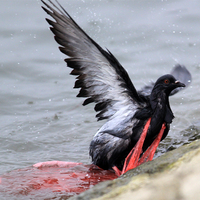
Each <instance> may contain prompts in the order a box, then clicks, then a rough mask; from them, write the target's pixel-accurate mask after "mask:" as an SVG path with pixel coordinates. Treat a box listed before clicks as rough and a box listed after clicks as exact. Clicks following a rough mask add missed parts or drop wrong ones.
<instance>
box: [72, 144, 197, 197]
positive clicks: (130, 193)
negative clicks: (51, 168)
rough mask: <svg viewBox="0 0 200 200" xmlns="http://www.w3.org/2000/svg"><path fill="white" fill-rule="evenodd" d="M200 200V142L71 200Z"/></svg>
mask: <svg viewBox="0 0 200 200" xmlns="http://www.w3.org/2000/svg"><path fill="white" fill-rule="evenodd" d="M88 199H95V200H128V199H134V200H152V199H154V200H190V199H195V200H198V199H200V140H196V141H194V142H192V143H190V144H187V145H184V146H182V147H180V148H178V149H175V150H173V151H170V152H167V153H165V154H164V155H162V156H160V157H159V158H156V159H155V160H153V161H151V162H147V163H144V164H142V165H140V166H139V167H137V168H135V169H133V170H130V171H128V172H127V173H126V174H124V175H122V176H120V177H119V178H118V179H115V180H113V181H105V182H102V183H99V184H98V185H96V186H94V187H93V188H91V189H89V190H87V191H85V192H83V193H81V194H80V195H77V196H74V197H71V198H70V200H88Z"/></svg>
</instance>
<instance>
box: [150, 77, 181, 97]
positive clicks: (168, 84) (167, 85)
mask: <svg viewBox="0 0 200 200" xmlns="http://www.w3.org/2000/svg"><path fill="white" fill-rule="evenodd" d="M178 87H185V84H183V83H181V82H180V81H178V80H176V79H175V78H174V76H172V75H171V74H166V75H164V76H161V77H160V78H159V79H158V80H157V81H156V83H155V85H154V88H153V90H152V92H153V91H154V92H156V93H157V92H160V91H164V92H165V93H166V95H167V96H169V94H170V93H171V91H172V90H174V89H176V88H178Z"/></svg>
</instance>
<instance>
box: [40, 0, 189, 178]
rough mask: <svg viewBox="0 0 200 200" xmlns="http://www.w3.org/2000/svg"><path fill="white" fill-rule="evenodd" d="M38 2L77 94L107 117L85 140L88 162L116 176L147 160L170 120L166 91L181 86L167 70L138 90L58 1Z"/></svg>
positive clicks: (110, 55)
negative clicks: (90, 159) (74, 80)
mask: <svg viewBox="0 0 200 200" xmlns="http://www.w3.org/2000/svg"><path fill="white" fill-rule="evenodd" d="M42 2H43V3H44V4H45V6H46V8H45V7H42V8H43V9H44V10H45V11H46V13H47V14H49V15H50V16H51V17H52V18H53V19H54V20H55V21H52V20H49V19H46V20H47V22H48V23H49V24H50V26H51V27H50V29H51V31H52V32H53V33H54V35H55V40H56V41H57V43H58V44H59V45H61V46H60V47H59V49H60V51H61V52H62V53H64V54H66V55H67V56H69V57H68V58H66V59H65V62H66V63H67V66H68V67H70V68H72V69H73V70H72V71H71V75H76V76H77V80H76V82H75V85H74V88H80V91H79V93H78V95H77V97H86V100H85V101H84V102H83V105H87V104H89V103H92V102H94V103H95V104H96V105H95V108H94V109H95V111H97V112H98V114H97V115H96V117H97V118H98V120H104V119H106V120H107V121H106V123H105V124H104V125H103V126H102V127H101V128H100V129H99V131H98V132H97V133H96V134H95V136H94V138H93V140H92V142H91V144H90V152H89V153H90V156H91V157H92V162H93V163H94V164H95V165H97V166H99V167H100V168H102V169H112V168H113V169H114V170H115V171H116V173H117V174H118V175H120V174H121V173H124V172H126V171H127V170H129V169H130V168H133V167H135V166H137V165H139V164H141V163H142V162H145V161H147V160H151V159H152V158H153V155H154V153H155V150H156V148H157V146H158V144H159V142H160V140H163V139H164V138H165V137H166V136H167V134H168V131H169V129H170V124H171V123H172V120H173V118H174V115H173V112H172V110H171V108H170V104H169V95H170V93H171V92H172V91H173V90H174V89H176V88H178V87H185V85H184V84H183V83H181V82H179V81H177V80H176V79H175V78H174V76H173V75H171V74H167V75H164V76H161V77H160V78H159V79H158V80H157V81H156V83H155V84H154V85H153V84H152V85H151V86H149V87H145V88H144V89H143V90H142V91H137V90H136V89H135V87H134V85H133V84H132V82H131V80H130V78H129V76H128V74H127V72H126V71H125V69H124V68H123V67H122V65H121V64H120V63H119V61H118V60H117V59H116V58H115V57H114V56H113V54H112V53H111V52H110V51H109V50H104V49H102V48H101V47H100V46H99V45H98V44H97V43H96V42H95V41H94V40H93V39H92V38H91V37H89V36H88V35H87V34H86V33H85V32H84V31H83V30H82V29H81V28H80V27H79V26H78V24H77V23H76V22H75V21H74V20H73V19H72V17H71V16H70V15H69V14H68V13H67V12H66V11H65V10H64V8H63V7H62V6H61V5H60V4H59V3H58V2H57V3H58V5H59V7H58V6H56V5H55V4H54V3H53V2H52V1H50V0H49V2H50V4H47V3H45V2H44V1H43V0H42ZM179 67H181V69H184V67H182V66H179ZM180 71H181V72H182V70H180ZM186 71H187V70H186ZM181 72H180V73H181ZM175 74H176V73H175ZM183 77H185V74H184V72H183ZM185 82H187V80H186V81H185ZM152 88H153V89H152ZM148 147H149V149H148ZM147 149H148V150H147ZM133 162H136V164H133ZM121 170H122V172H121Z"/></svg>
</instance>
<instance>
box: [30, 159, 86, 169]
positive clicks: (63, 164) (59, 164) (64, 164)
mask: <svg viewBox="0 0 200 200" xmlns="http://www.w3.org/2000/svg"><path fill="white" fill-rule="evenodd" d="M76 165H82V163H74V162H65V161H57V160H53V161H46V162H40V163H36V164H34V165H33V167H37V168H41V167H67V168H69V167H74V166H76Z"/></svg>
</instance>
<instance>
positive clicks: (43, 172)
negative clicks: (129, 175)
mask: <svg viewBox="0 0 200 200" xmlns="http://www.w3.org/2000/svg"><path fill="white" fill-rule="evenodd" d="M115 178H117V176H116V175H115V173H114V172H113V171H110V170H102V169H100V168H98V167H97V166H95V165H83V164H82V163H69V164H68V165H67V166H66V165H65V167H56V166H52V167H40V168H36V167H29V168H25V169H20V170H14V171H11V172H9V173H6V174H4V175H3V176H2V177H1V184H0V192H1V193H3V192H5V193H6V194H9V193H10V194H13V195H17V196H19V198H20V196H21V197H22V196H24V195H25V196H27V195H31V197H32V198H33V197H40V198H42V197H46V195H47V194H48V195H49V194H51V197H54V196H60V195H62V197H65V198H68V197H70V196H73V195H75V194H79V193H81V192H84V191H85V190H87V189H89V188H91V187H92V186H94V185H96V184H97V183H99V182H102V181H105V180H113V179H115Z"/></svg>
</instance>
